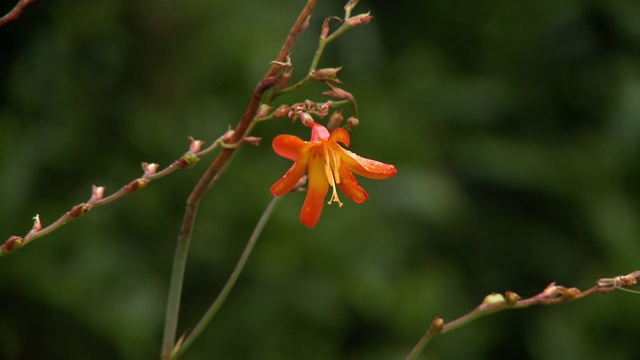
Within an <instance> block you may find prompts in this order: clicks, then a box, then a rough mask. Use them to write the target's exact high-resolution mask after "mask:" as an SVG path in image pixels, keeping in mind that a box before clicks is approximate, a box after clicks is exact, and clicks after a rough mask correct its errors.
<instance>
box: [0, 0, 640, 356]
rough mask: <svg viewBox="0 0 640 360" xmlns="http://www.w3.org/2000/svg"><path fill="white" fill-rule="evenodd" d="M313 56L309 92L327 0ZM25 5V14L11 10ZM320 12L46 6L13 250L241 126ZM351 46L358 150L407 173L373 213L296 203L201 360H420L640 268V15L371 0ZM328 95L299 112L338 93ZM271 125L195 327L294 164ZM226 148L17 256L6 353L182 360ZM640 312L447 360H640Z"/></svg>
mask: <svg viewBox="0 0 640 360" xmlns="http://www.w3.org/2000/svg"><path fill="white" fill-rule="evenodd" d="M319 2H320V4H319V5H318V7H317V8H316V11H315V12H314V17H313V20H312V23H311V26H310V28H309V29H308V31H307V32H306V33H305V34H304V35H303V36H302V37H301V38H300V39H299V41H298V44H297V47H296V49H295V52H294V54H293V59H292V61H293V64H294V67H295V75H297V76H302V75H303V74H304V73H305V72H306V69H308V66H309V60H310V58H311V56H312V54H313V51H314V49H315V46H316V43H317V35H318V33H319V28H320V25H321V23H322V19H323V18H324V17H326V16H329V15H336V16H340V15H342V14H343V12H342V6H343V5H344V3H343V2H341V1H319ZM13 5H14V4H13V2H11V1H4V2H3V4H2V8H1V9H0V10H3V12H6V11H8V10H9V9H10V8H11V7H12V6H13ZM303 5H304V1H303V0H295V1H294V0H279V1H260V0H241V1H235V2H231V1H220V0H187V1H182V2H178V1H173V2H171V1H150V0H141V1H125V0H104V1H70V0H60V1H36V2H34V3H33V4H32V5H31V6H29V7H28V8H27V10H26V11H25V12H24V13H23V16H22V17H21V18H20V19H19V20H17V21H15V22H12V23H10V24H9V25H7V26H5V27H2V28H0V66H1V70H0V85H1V86H0V204H1V206H0V219H2V220H1V221H0V238H1V239H0V241H4V239H6V238H8V237H9V236H10V235H24V234H26V232H27V231H28V230H29V229H30V227H31V225H32V217H33V216H34V215H35V214H40V216H41V217H42V220H43V222H44V223H45V225H46V224H49V223H50V222H52V221H53V220H55V219H57V218H58V217H59V216H60V215H61V214H63V213H64V212H65V211H67V210H69V209H70V208H71V207H72V206H73V205H75V204H77V203H81V202H83V201H86V200H87V199H88V198H89V196H90V192H91V185H92V184H97V185H102V186H106V188H107V192H108V193H111V192H113V191H115V190H117V189H118V188H119V187H121V186H122V185H124V184H126V183H128V182H129V181H131V180H133V179H135V178H136V177H138V176H140V175H141V173H142V172H141V170H140V165H139V164H140V163H141V162H142V161H146V162H155V163H159V164H161V165H162V166H166V165H167V164H169V163H171V162H172V161H174V160H175V159H176V158H177V157H179V156H180V155H181V154H182V153H183V152H184V151H186V149H187V148H188V141H187V137H188V136H189V135H191V136H194V137H195V138H198V139H203V140H207V141H208V142H211V141H212V140H214V139H215V138H217V137H218V136H219V135H220V134H222V133H223V132H224V131H225V130H226V129H227V127H228V126H229V125H234V126H235V124H236V123H237V121H238V119H239V118H240V116H241V115H242V113H243V111H244V107H245V105H246V103H247V101H248V99H249V97H250V94H251V91H252V90H253V88H254V86H255V84H256V83H257V81H258V80H259V79H260V78H261V77H262V75H263V74H264V73H265V71H266V70H267V68H268V66H269V61H271V60H273V59H274V58H275V56H276V54H277V52H278V50H279V49H280V46H281V43H282V41H283V39H284V37H285V35H286V33H287V31H288V29H289V27H290V25H291V24H292V22H293V20H294V19H295V17H296V16H297V14H298V11H299V10H300V9H301V8H302V7H303ZM368 10H371V11H372V14H373V15H374V16H375V19H374V21H373V22H372V23H371V24H370V25H368V26H366V27H364V28H358V29H354V30H353V31H351V32H349V33H347V34H346V35H345V36H344V37H342V38H340V39H339V40H338V41H337V42H335V43H334V44H332V45H331V46H330V47H329V48H328V49H327V53H326V56H325V57H324V58H323V60H322V62H321V67H337V66H340V65H344V69H343V71H342V72H341V75H340V78H341V79H342V80H343V81H344V82H345V86H344V88H345V89H347V90H348V91H350V92H352V93H353V94H354V95H355V96H356V98H357V99H358V101H359V105H360V111H361V114H360V121H361V126H360V127H359V128H358V129H357V130H356V131H355V132H354V133H353V134H352V144H351V147H350V149H351V150H353V151H356V152H358V153H359V154H361V155H363V156H366V157H370V158H374V159H378V160H381V161H384V162H388V163H392V164H395V165H396V167H397V168H398V175H397V176H396V177H394V178H392V179H390V180H387V181H372V180H368V179H362V180H361V184H362V185H363V187H364V188H365V189H366V190H367V191H368V192H369V194H370V199H369V200H368V201H367V202H366V203H365V204H363V205H355V204H353V203H351V202H348V201H347V202H345V206H344V207H342V208H338V207H337V206H327V207H326V208H325V210H324V213H323V215H322V218H321V220H320V223H319V225H318V226H317V227H316V228H314V229H307V228H305V227H304V226H302V225H301V224H300V223H299V220H298V216H299V215H298V214H299V211H300V207H301V206H302V202H303V199H304V194H301V193H297V194H292V195H289V196H287V197H286V198H285V199H284V200H283V201H281V202H280V204H279V207H278V209H277V211H276V213H275V214H274V216H273V218H272V220H271V221H270V223H269V224H268V225H267V227H266V229H265V231H264V235H263V236H262V238H261V239H260V240H259V242H258V244H257V246H256V248H255V250H254V254H253V255H252V257H251V258H250V260H249V263H248V265H247V268H246V270H245V272H244V273H243V275H242V276H241V278H240V280H239V282H238V284H237V287H236V288H235V289H234V291H233V292H232V294H231V296H230V297H229V299H228V300H227V303H226V304H225V305H224V306H223V308H222V309H221V311H220V313H219V315H218V316H217V317H216V318H215V319H214V321H213V322H212V324H211V325H210V326H209V327H208V328H207V330H206V331H205V333H204V334H203V335H202V336H201V338H200V339H199V340H198V341H197V342H196V343H195V345H194V347H193V348H192V349H190V350H189V351H188V352H187V353H186V356H185V357H184V358H185V359H212V358H218V359H400V358H403V357H404V356H405V355H406V354H407V353H408V352H409V350H410V349H411V347H412V346H413V345H414V344H415V342H417V340H418V339H419V338H420V336H422V334H423V332H424V331H425V330H426V328H427V327H428V325H429V324H430V322H431V320H432V319H433V318H434V317H435V316H441V317H443V318H444V319H446V320H452V319H454V318H456V317H458V316H461V315H463V314H464V313H466V312H467V311H469V310H470V309H472V308H473V307H474V306H476V305H477V304H478V303H479V302H480V301H481V300H482V298H483V297H484V296H485V295H487V294H489V293H491V292H503V291H505V290H512V291H515V292H517V293H519V294H521V295H523V296H531V295H534V294H536V293H538V292H539V291H541V290H542V289H543V288H544V287H545V286H546V285H548V284H549V283H550V282H551V281H558V282H559V283H560V284H564V285H568V286H578V287H580V288H587V287H590V286H592V285H593V284H594V281H595V280H596V279H598V278H601V277H612V276H615V275H619V274H626V273H628V272H631V271H633V270H638V269H640V187H639V186H638V184H639V183H640V2H638V1H634V0H591V1H587V0H583V1H579V0H566V1H550V0H543V1H536V2H531V1H489V0H486V1H451V0H424V1H408V0H406V1H394V2H391V1H381V0H380V1H370V2H369V1H363V2H362V3H361V4H360V6H359V7H358V8H357V10H356V11H355V12H354V13H360V12H366V11H368ZM324 90H325V87H324V86H322V85H314V86H312V87H310V88H308V89H305V90H304V91H302V92H300V93H298V94H295V95H290V96H287V97H283V98H282V99H280V100H282V101H283V102H288V103H291V102H296V101H301V100H304V99H306V98H309V99H313V100H317V101H324V100H326V98H325V97H321V96H320V95H319V94H320V92H322V91H324ZM280 133H292V134H297V135H299V136H301V137H305V138H307V137H308V133H309V132H308V130H307V129H305V128H303V127H302V126H300V124H299V123H296V124H294V125H292V124H291V122H290V121H288V120H280V121H274V122H269V123H264V124H261V125H259V126H258V127H257V128H256V129H255V130H254V132H253V135H255V136H260V137H263V138H264V140H263V144H262V145H261V146H260V147H257V148H256V147H249V146H245V147H244V148H243V149H242V150H241V151H240V153H239V154H238V156H237V158H236V160H235V162H234V163H233V165H232V166H231V167H230V168H229V169H228V171H227V173H226V174H225V176H224V177H223V178H222V179H221V181H220V182H219V183H218V184H217V185H216V186H215V187H214V188H213V189H212V191H211V192H210V194H209V195H208V196H207V197H206V198H205V200H204V202H203V204H202V207H201V211H200V213H199V216H198V222H197V225H196V229H195V234H194V240H193V243H192V246H191V250H190V257H189V261H188V267H187V274H186V279H185V289H184V296H183V302H182V304H183V311H182V314H181V323H180V328H179V330H180V331H183V330H185V329H189V328H191V327H192V326H194V324H195V323H196V321H197V320H198V319H199V316H200V314H202V312H203V311H204V310H205V309H206V307H207V306H208V305H209V303H210V302H211V301H212V300H213V298H214V297H215V295H216V294H217V293H218V291H219V290H220V288H221V287H222V285H223V284H224V282H225V280H226V278H227V276H228V275H229V273H230V271H231V269H232V268H233V266H234V264H235V262H236V260H237V258H238V256H239V254H240V252H241V250H242V248H243V246H244V244H245V242H246V240H247V238H248V236H249V234H250V232H251V231H252V229H253V225H254V224H255V223H256V221H257V220H258V218H259V216H260V214H261V212H262V211H263V209H264V208H265V206H266V205H267V203H268V201H269V199H270V198H271V195H270V194H269V190H268V189H269V187H270V186H271V184H273V183H274V182H275V181H276V180H277V179H278V178H279V177H281V176H282V174H284V172H285V171H286V170H287V169H288V168H289V166H290V164H291V163H290V162H289V161H288V160H285V159H282V158H280V157H278V156H277V155H275V154H274V153H273V151H272V150H271V148H270V146H269V144H270V142H271V140H272V139H273V137H274V136H275V135H277V134H280ZM212 159H213V156H208V157H206V158H204V159H203V160H202V161H201V163H200V164H199V165H198V166H197V167H195V168H194V169H191V170H188V171H182V172H178V173H175V174H173V175H171V176H169V177H167V178H164V179H162V180H160V181H157V182H154V183H152V184H151V185H150V186H149V187H148V188H146V189H145V190H144V191H141V192H140V193H137V194H135V195H133V196H129V197H126V198H124V199H122V200H120V201H117V202H115V203H113V204H110V205H108V206H106V207H102V208H98V209H95V210H93V211H92V212H91V213H90V214H89V215H88V216H87V217H85V218H83V219H81V220H79V221H76V222H73V223H71V224H68V225H65V226H64V227H62V228H61V229H59V230H58V231H56V232H55V233H53V234H51V235H49V236H47V237H45V238H42V239H39V240H37V241H34V242H33V243H32V244H31V245H30V246H28V247H26V248H24V249H22V250H20V251H18V252H16V253H14V254H11V255H9V256H5V257H2V258H0V358H2V359H60V358H65V359H88V358H91V359H153V358H157V357H158V354H159V347H160V341H161V333H162V324H163V320H164V306H165V298H166V292H167V288H168V278H169V273H170V268H171V261H172V257H173V250H174V245H175V239H176V236H177V234H178V229H179V224H180V222H181V219H182V212H183V209H184V204H185V200H186V197H187V196H188V194H189V192H190V190H191V189H192V187H193V186H194V184H195V183H196V182H197V179H198V178H199V177H200V176H201V174H202V173H203V172H204V170H205V169H206V167H207V165H208V163H210V162H211V161H212ZM639 302H640V297H638V295H633V294H628V293H623V292H616V293H613V294H609V295H606V296H603V295H596V296H592V297H590V298H587V299H585V300H583V301H579V302H576V303H573V304H566V305H560V306H553V307H535V308H529V309H525V310H518V311H512V312H506V313H501V314H498V315H495V316H491V317H489V318H485V319H482V320H479V321H477V322H474V323H472V324H470V325H468V326H466V327H464V328H463V329H461V330H457V331H455V332H452V333H450V334H447V335H444V336H441V337H438V338H436V339H434V341H433V342H432V343H431V344H430V346H429V347H428V348H427V349H426V351H425V354H424V355H425V356H424V358H429V359H516V358H517V359H599V358H607V359H634V358H640V348H638V346H637V339H638V333H639V332H640V322H638V321H637V319H638V318H640V306H638V304H639Z"/></svg>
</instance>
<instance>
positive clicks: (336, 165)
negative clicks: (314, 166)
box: [331, 152, 340, 184]
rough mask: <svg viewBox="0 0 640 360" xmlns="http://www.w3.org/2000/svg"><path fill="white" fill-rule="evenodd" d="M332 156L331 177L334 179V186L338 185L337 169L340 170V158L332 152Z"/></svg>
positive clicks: (338, 175) (338, 173)
mask: <svg viewBox="0 0 640 360" xmlns="http://www.w3.org/2000/svg"><path fill="white" fill-rule="evenodd" d="M331 155H333V175H334V177H335V178H336V184H340V172H339V171H338V169H339V168H340V156H337V155H336V153H335V152H332V153H331Z"/></svg>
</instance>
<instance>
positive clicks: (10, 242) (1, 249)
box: [0, 236, 24, 255]
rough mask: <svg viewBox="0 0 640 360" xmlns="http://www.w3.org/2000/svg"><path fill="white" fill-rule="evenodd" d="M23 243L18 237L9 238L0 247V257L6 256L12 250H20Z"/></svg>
mask: <svg viewBox="0 0 640 360" xmlns="http://www.w3.org/2000/svg"><path fill="white" fill-rule="evenodd" d="M23 243H24V239H23V238H21V237H19V236H11V237H10V238H9V239H7V241H5V242H4V244H2V246H0V255H4V254H8V253H10V252H12V251H13V250H17V249H20V248H21V247H22V244H23Z"/></svg>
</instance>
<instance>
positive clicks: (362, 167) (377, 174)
mask: <svg viewBox="0 0 640 360" xmlns="http://www.w3.org/2000/svg"><path fill="white" fill-rule="evenodd" d="M339 151H340V160H342V163H343V164H344V165H345V166H346V167H347V168H349V170H351V171H353V172H354V173H356V174H358V175H360V176H364V177H368V178H370V179H388V178H390V177H392V176H393V175H395V174H396V173H397V172H398V171H397V170H396V167H395V166H393V165H389V164H385V163H383V162H380V161H376V160H371V159H367V158H364V157H362V156H359V155H357V154H355V153H352V152H351V151H349V150H346V149H343V148H340V150H339Z"/></svg>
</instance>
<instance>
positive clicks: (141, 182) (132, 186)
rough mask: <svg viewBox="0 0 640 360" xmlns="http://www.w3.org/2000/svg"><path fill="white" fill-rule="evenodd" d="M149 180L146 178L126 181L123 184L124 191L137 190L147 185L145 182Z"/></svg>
mask: <svg viewBox="0 0 640 360" xmlns="http://www.w3.org/2000/svg"><path fill="white" fill-rule="evenodd" d="M148 182H149V180H147V179H142V178H140V179H136V180H133V181H132V182H130V183H128V184H127V185H125V186H124V190H125V191H126V192H134V191H138V190H140V189H142V188H143V187H145V186H147V183H148Z"/></svg>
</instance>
